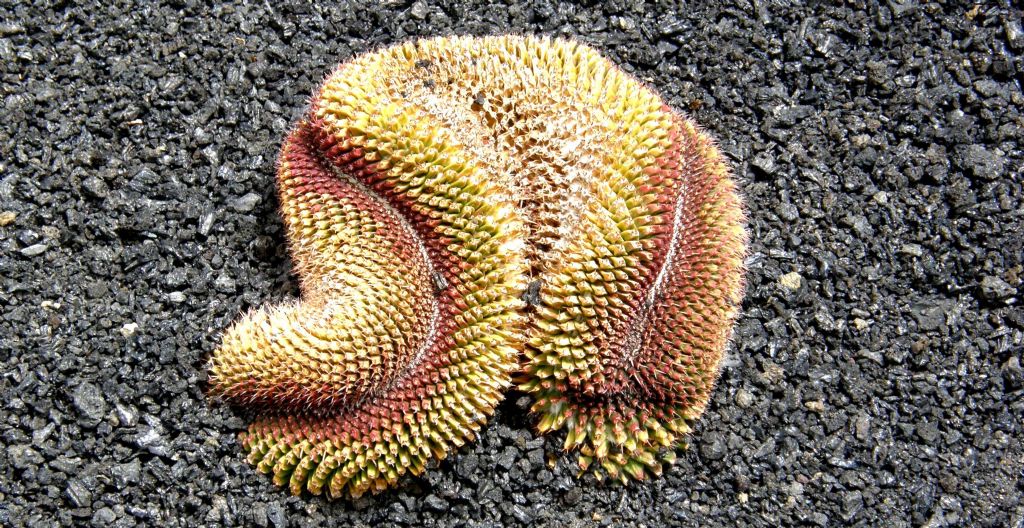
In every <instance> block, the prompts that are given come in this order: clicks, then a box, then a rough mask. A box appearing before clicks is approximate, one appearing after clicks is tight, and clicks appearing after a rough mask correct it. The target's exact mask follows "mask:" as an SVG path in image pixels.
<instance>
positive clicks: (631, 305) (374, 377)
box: [210, 36, 746, 497]
mask: <svg viewBox="0 0 1024 528" xmlns="http://www.w3.org/2000/svg"><path fill="white" fill-rule="evenodd" d="M278 190H279V194H280V201H281V209H282V216H283V217H284V219H285V226H286V229H287V233H288V240H289V245H290V251H291V254H292V257H293V259H294V262H295V267H296V271H297V273H298V275H299V277H300V285H301V293H302V298H301V301H300V302H290V303H285V304H284V305H281V306H271V307H263V308H261V309H259V310H256V311H254V312H252V313H249V314H247V315H245V316H243V317H242V318H241V319H240V320H239V321H238V322H236V323H235V324H234V325H232V326H231V327H230V328H229V329H228V330H227V331H226V333H225V335H224V337H223V341H222V343H221V345H220V347H219V348H218V349H217V350H216V351H215V352H214V354H213V356H212V358H211V361H210V373H211V374H210V387H211V388H210V393H211V395H213V396H217V397H220V398H223V399H224V400H226V401H228V402H231V403H234V404H239V405H243V406H248V407H251V408H254V409H256V410H257V412H258V418H257V419H256V421H255V422H254V423H253V424H252V425H251V426H250V427H249V429H248V431H247V432H245V433H243V434H242V444H243V446H244V448H245V449H246V450H247V451H248V452H249V459H250V461H251V462H252V463H254V464H256V465H257V467H258V468H259V469H260V470H261V471H264V472H271V473H273V475H274V480H275V482H277V483H278V484H280V485H288V486H289V487H290V489H291V491H292V492H293V493H296V494H298V493H301V492H302V491H303V490H308V491H310V492H312V493H314V494H319V493H323V492H327V494H328V495H329V496H331V497H339V496H352V497H357V496H359V495H361V494H363V493H366V492H368V491H369V492H378V491H381V490H383V489H386V488H387V487H389V486H391V485H394V484H395V483H396V482H397V481H398V480H399V479H400V478H401V477H402V476H403V475H405V474H414V475H415V474H420V473H422V472H423V471H424V470H425V468H426V467H427V465H428V464H430V463H431V461H432V460H435V459H442V458H444V457H445V456H446V455H447V454H448V453H449V452H451V451H452V450H453V449H455V448H457V447H459V446H461V445H463V444H464V443H465V442H467V441H470V440H471V439H472V438H473V437H474V435H475V433H476V432H477V431H478V430H479V428H480V427H481V425H482V424H483V423H484V422H485V421H486V419H487V417H488V416H490V415H491V414H492V413H493V411H494V408H495V406H496V404H497V403H498V402H499V401H500V399H501V398H502V395H503V394H504V392H505V391H506V390H508V389H509V388H510V387H511V386H512V384H513V382H515V383H517V384H518V386H519V387H520V388H521V389H522V390H524V391H526V392H527V393H529V394H531V395H532V396H533V397H534V398H535V403H534V405H533V408H532V411H533V412H534V413H535V415H536V416H537V418H538V429H539V431H540V432H542V433H544V432H549V431H556V430H564V431H565V432H566V433H565V434H566V441H565V447H566V449H567V450H568V449H577V450H578V451H579V453H580V455H579V460H580V466H581V469H582V470H592V471H595V472H596V473H598V474H599V475H609V476H612V477H615V478H618V479H622V480H627V479H629V478H637V479H641V478H644V477H645V476H646V475H647V474H657V473H660V471H661V467H662V466H661V464H662V462H664V461H667V460H671V457H672V456H673V454H674V452H675V449H676V448H677V447H678V446H680V445H682V442H683V438H684V437H685V435H686V433H687V432H688V431H689V428H690V426H691V424H692V422H693V421H694V420H695V419H696V418H697V417H698V416H699V415H700V414H701V412H702V411H703V409H704V407H705V406H706V404H707V401H708V399H709V397H710V392H711V389H712V387H713V385H714V382H715V379H716V376H717V371H718V363H719V360H720V358H721V355H722V352H723V350H724V348H725V345H726V342H727V340H728V338H729V334H730V332H731V328H732V323H733V320H734V318H735V316H736V312H737V309H738V305H739V301H740V298H741V295H742V288H743V279H742V276H743V268H742V260H743V256H744V254H745V246H746V234H745V230H744V227H743V224H744V219H743V213H742V207H741V202H740V199H739V197H738V195H737V193H736V190H735V186H734V184H733V182H732V180H731V179H730V177H729V175H728V171H727V169H726V166H725V164H724V162H723V160H722V159H721V156H720V154H719V153H718V151H717V150H716V148H715V146H714V144H713V142H712V141H711V140H710V139H709V138H708V137H707V136H706V135H704V134H703V133H702V132H700V131H699V130H698V129H697V128H696V126H695V125H694V124H693V123H692V122H690V121H689V120H688V119H686V118H684V117H683V116H681V115H679V114H678V113H676V112H674V111H672V110H671V109H670V108H669V107H668V106H667V105H665V103H664V102H662V101H661V99H660V98H659V97H658V96H657V95H656V94H654V93H653V92H651V91H650V90H648V89H647V88H645V87H644V86H642V85H641V84H640V83H639V82H637V81H636V80H635V79H633V78H631V77H630V76H628V75H626V74H625V73H623V72H622V71H621V70H619V69H618V68H616V67H615V66H614V65H612V64H611V63H610V62H608V61H607V60H606V59H604V58H602V57H600V56H599V55H598V54H597V53H596V52H595V51H594V50H592V49H590V48H588V47H586V46H583V45H580V44H577V43H574V42H571V41H565V40H551V39H547V38H534V37H518V36H504V37H487V38H468V37H454V38H436V39H429V40H420V41H414V42H409V43H406V44H403V45H399V46H396V47H393V48H388V49H385V50H382V51H378V52H374V53H369V54H365V55H362V56H359V57H357V58H355V59H353V60H352V61H350V62H348V63H345V64H343V65H341V66H340V67H339V68H338V69H337V70H336V71H335V72H334V73H333V74H331V75H330V76H329V77H328V78H327V80H326V81H325V82H324V84H323V86H322V87H321V88H320V91H319V93H318V95H317V96H316V97H315V98H314V100H313V102H312V105H311V108H310V110H309V112H308V114H307V115H306V117H305V118H304V119H303V120H302V121H301V122H300V123H299V124H298V125H297V127H296V129H295V130H294V131H293V132H292V134H291V135H290V136H289V137H288V139H287V140H286V142H285V144H284V147H283V148H282V151H281V155H280V162H279V171H278ZM514 377H515V380H513V378H514Z"/></svg>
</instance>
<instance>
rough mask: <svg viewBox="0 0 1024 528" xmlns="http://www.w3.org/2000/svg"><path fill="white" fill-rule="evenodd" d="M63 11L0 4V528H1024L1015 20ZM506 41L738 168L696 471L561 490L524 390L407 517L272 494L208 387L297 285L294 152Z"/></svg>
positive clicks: (552, 443) (900, 9)
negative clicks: (545, 57) (651, 92)
mask: <svg viewBox="0 0 1024 528" xmlns="http://www.w3.org/2000/svg"><path fill="white" fill-rule="evenodd" d="M39 3H40V4H42V3H43V2H39ZM778 3H780V4H788V2H778ZM59 4H60V5H59V6H55V7H33V6H31V5H29V2H21V3H12V2H9V1H7V0H2V1H0V13H2V14H0V20H2V22H0V59H2V64H0V71H2V80H0V90H2V93H0V96H2V98H3V99H2V112H0V116H2V118H0V311H2V313H3V318H2V321H0V358H2V361H3V363H2V364H3V377H2V378H0V401H2V403H0V406H2V407H0V408H2V411H0V435H2V444H3V446H2V447H0V525H3V526H53V525H65V526H71V525H76V526H78V525H90V524H92V525H96V526H136V525H138V526H201V525H206V526H217V525H221V524H224V525H247V526H259V527H264V526H275V527H280V526H314V525H316V526H319V525H324V524H326V525H329V526H330V525H336V526H364V527H369V526H402V525H423V526H558V527H585V526H648V527H654V526H663V525H678V526H703V527H716V526H737V525H746V526H776V525H785V526H795V525H799V526H836V525H854V526H881V525H885V526H887V527H890V528H898V527H905V526H932V527H938V526H1012V527H1020V526H1022V525H1024V500H1022V496H1024V447H1022V444H1024V442H1022V438H1024V433H1022V427H1024V426H1022V421H1021V416H1022V415H1024V371H1022V368H1021V361H1022V358H1021V354H1022V348H1024V308H1022V303H1021V298H1022V297H1024V285H1022V276H1024V267H1022V245H1024V243H1022V239H1024V235H1022V227H1021V223H1022V218H1021V217H1022V212H1021V211H1022V208H1024V205H1022V194H1024V192H1022V184H1024V182H1022V177H1021V172H1022V148H1024V145H1022V144H1021V138H1022V133H1021V131H1022V127H1024V116H1022V114H1021V108H1024V94H1022V90H1021V80H1022V74H1024V62H1022V52H1024V29H1022V26H1021V15H1020V12H1019V11H1018V12H1014V11H1011V10H1010V8H1004V7H998V6H996V7H980V8H972V6H970V5H965V6H957V7H950V6H939V5H937V4H928V5H924V6H921V5H918V4H917V3H916V2H913V1H907V2H898V1H892V2H889V3H887V4H886V5H883V6H875V5H868V6H865V5H859V4H860V2H858V1H854V2H847V3H846V6H845V7H827V6H822V7H784V6H777V5H769V3H768V2H758V1H756V0H755V1H754V2H752V3H751V2H741V3H740V5H739V7H735V8H728V7H719V6H714V5H705V4H704V3H702V2H694V3H693V4H694V5H689V3H688V5H687V6H686V7H685V8H682V9H678V8H675V7H673V5H672V2H656V3H653V4H644V3H642V2H639V1H632V0H615V1H612V2H607V3H602V2H587V4H589V5H586V6H575V5H572V4H568V3H566V4H557V3H552V2H548V1H545V0H540V1H537V2H528V3H526V4H522V5H516V6H512V5H500V4H499V5H493V6H490V5H487V4H486V3H484V2H480V1H477V0H472V1H471V2H467V3H462V4H459V3H445V4H443V5H434V4H430V3H428V2H424V1H416V2H408V1H403V0H390V1H386V2H384V3H382V4H380V5H376V2H374V3H373V4H374V5H372V6H369V7H367V6H359V5H346V4H345V3H343V4H342V5H337V4H336V3H333V2H332V3H329V5H328V6H325V7H309V6H306V5H305V2H295V4H296V5H292V6H285V5H283V4H284V2H280V3H278V2H235V3H230V4H225V5H223V6H222V7H219V8H215V9H210V8H208V7H204V6H202V5H197V4H203V2H193V1H191V0H179V1H176V2H172V3H171V4H172V5H168V6H164V7H157V6H155V5H151V3H149V2H140V4H141V5H140V6H130V5H119V4H128V2H86V1H83V2H72V3H59ZM277 4H280V5H279V6H277ZM696 4H700V5H696ZM771 4H775V3H774V2H772V3H771ZM1007 5H1008V4H1007ZM508 31H515V32H529V33H547V34H557V35H572V36H575V37H577V38H579V39H581V40H582V41H584V42H587V43H589V44H591V45H593V46H595V47H597V48H598V49H600V50H602V51H603V52H604V53H606V54H607V55H608V56H609V57H611V58H612V59H613V60H615V61H616V62H618V63H620V64H622V65H624V67H625V68H626V69H627V70H629V71H632V72H634V73H635V74H636V75H637V76H638V77H640V78H641V79H644V80H645V81H646V82H648V83H649V84H650V85H652V86H654V87H655V88H656V89H658V90H659V91H660V92H661V93H662V94H664V96H665V97H666V98H667V100H668V101H669V102H670V103H671V104H672V105H674V106H676V107H677V108H682V109H685V110H687V111H688V112H690V113H691V114H692V115H693V116H694V117H695V118H696V119H697V120H698V121H699V122H701V123H703V124H704V125H705V126H706V127H707V129H709V130H710V131H711V132H712V133H713V134H714V135H715V136H716V137H717V138H718V139H719V140H720V142H721V146H722V148H723V150H724V151H725V152H726V153H727V155H728V157H729V158H730V160H731V161H732V163H733V166H734V168H735V172H736V175H737V177H738V179H739V180H740V182H741V186H742V188H743V190H744V193H745V195H746V197H747V200H748V205H749V209H750V228H751V233H752V238H753V254H752V256H751V257H750V259H749V269H750V273H749V288H748V292H747V296H746V301H745V303H744V314H743V316H742V317H741V319H740V321H739V324H738V327H737V332H736V337H735V344H734V347H733V349H732V350H731V352H730V355H729V357H728V359H727V361H726V365H725V368H724V372H723V374H722V378H721V382H720V384H719V386H718V388H717V390H716V392H715V396H714V400H713V403H712V405H711V407H710V410H709V412H708V413H707V414H706V415H705V418H704V419H703V420H702V421H701V422H700V425H699V428H698V430H697V432H696V434H694V435H693V437H692V446H693V447H692V448H691V449H689V450H687V451H686V452H684V453H683V454H682V455H681V457H680V461H679V463H678V464H677V465H676V466H675V468H674V469H672V470H671V471H670V472H669V473H668V475H667V476H665V477H664V478H661V479H659V480H655V481H652V482H648V483H643V484H633V485H629V486H627V487H622V486H616V485H608V484H602V483H598V482H595V481H594V480H593V479H591V478H589V477H588V478H584V479H581V480H578V479H576V478H575V472H574V470H573V463H574V459H573V458H570V457H565V456H562V455H561V453H560V449H559V446H560V443H561V442H560V439H558V438H536V437H534V436H533V434H532V432H531V429H530V427H529V424H530V420H529V417H528V416H527V413H526V412H525V410H524V409H525V408H526V406H527V403H528V402H527V401H526V400H525V399H524V398H523V397H522V395H520V394H514V393H513V394H511V395H510V396H509V398H508V399H507V401H506V403H505V404H503V406H502V408H501V409H500V412H499V414H498V416H496V417H495V418H494V419H493V420H492V422H491V424H490V425H489V426H488V427H487V428H486V429H485V430H484V432H483V434H482V438H481V439H480V440H479V441H478V442H476V443H474V444H473V445H470V446H467V447H466V448H464V449H462V450H461V451H459V452H458V453H457V454H456V455H455V456H453V457H450V458H449V459H448V460H446V461H445V462H443V463H441V464H440V465H439V467H437V468H435V469H434V470H431V471H429V472H428V474H427V475H426V476H425V477H422V478H415V479H409V480H408V481H407V483H406V485H405V486H403V487H402V488H400V489H398V490H394V491H392V492H388V493H385V494H383V495H379V496H376V497H370V498H363V499H360V500H357V501H355V502H337V503H329V502H326V501H325V500H323V499H321V498H311V497H300V498H296V497H290V496H288V495H287V494H286V493H285V492H284V491H282V490H280V489H278V488H276V487H275V486H273V485H272V484H271V482H270V480H269V479H268V478H267V477H265V476H263V475H260V474H258V473H256V472H255V471H254V470H253V468H251V467H250V466H249V465H248V464H246V463H245V461H244V460H243V457H242V454H241V451H240V448H239V446H238V444H237V441H236V433H237V432H238V431H239V430H241V429H242V428H243V427H244V425H245V423H246V417H245V416H243V415H241V414H239V413H238V412H237V411H235V410H232V409H230V408H227V407H224V406H221V405H216V404H211V403H210V402H207V401H206V399H205V398H204V396H203V385H204V382H205V378H206V374H205V372H204V360H205V358H206V357H207V356H208V354H209V353H210V352H211V351H212V350H213V348H214V346H215V345H216V343H217V336H218V333H219V332H220V331H221V330H223V329H224V328H225V327H226V326H227V325H228V324H229V323H230V322H231V321H232V320H233V319H234V318H235V317H236V316H237V315H238V314H239V312H241V311H243V310H246V309H248V308H250V307H253V306H256V305H258V304H260V303H263V302H265V301H270V300H279V299H283V298H287V297H290V296H293V295H295V294H296V282H295V279H294V277H293V276H292V275H291V270H290V264H289V261H288V258H287V255H286V253H285V249H284V238H283V233H282V226H281V221H280V219H279V218H278V216H277V214H276V207H277V204H276V201H275V197H274V186H273V176H274V160H275V157H276V152H277V149H278V147H279V146H280V143H281V141H282V138H283V136H284V134H285V132H286V130H287V129H288V128H289V126H290V124H291V123H292V122H293V120H295V119H296V118H297V117H298V116H299V115H300V114H301V113H302V111H303V108H304V106H305V104H306V103H307V100H308V97H309V95H310V94H311V93H312V91H313V89H314V88H315V87H316V84H317V83H318V82H319V81H320V80H321V79H322V77H323V75H324V74H325V73H326V72H327V71H328V70H329V69H330V68H331V67H332V66H333V65H334V64H336V63H338V62H340V61H342V60H345V59H347V58H349V57H351V56H352V55H353V54H355V53H359V52H362V51H366V50H371V49H374V48H376V47H379V46H381V45H385V44H389V43H394V42H396V41H400V40H403V39H407V38H411V37H414V36H421V35H438V34H451V33H459V34H490V33H501V32H508Z"/></svg>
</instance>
